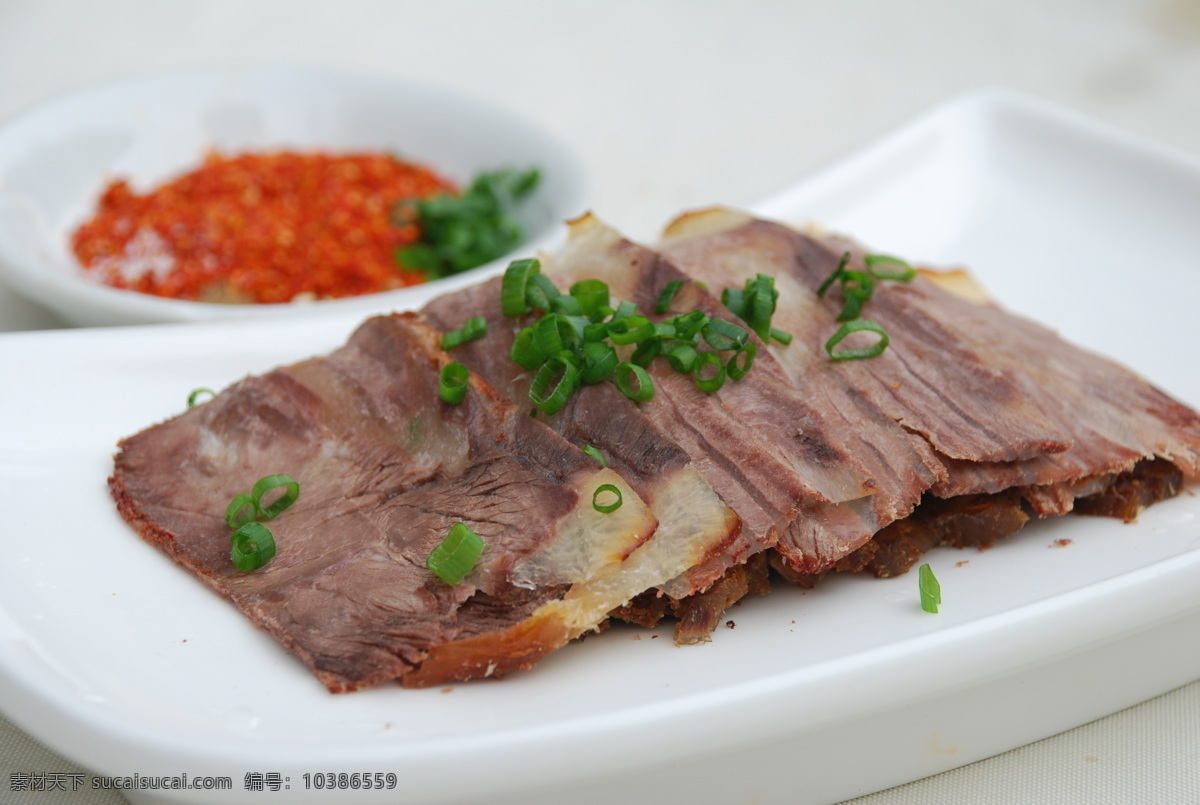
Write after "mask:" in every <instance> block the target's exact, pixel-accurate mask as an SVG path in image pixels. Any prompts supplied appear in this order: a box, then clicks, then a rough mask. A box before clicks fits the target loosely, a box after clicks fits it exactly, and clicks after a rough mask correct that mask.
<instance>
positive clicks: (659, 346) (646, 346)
mask: <svg viewBox="0 0 1200 805" xmlns="http://www.w3.org/2000/svg"><path fill="white" fill-rule="evenodd" d="M662 351H663V342H662V339H661V338H647V339H646V340H644V341H642V342H641V343H640V344H638V347H637V349H635V350H634V351H633V354H632V355H630V356H629V362H630V363H636V364H637V365H638V366H641V367H642V368H643V369H644V368H646V367H648V366H650V364H651V363H653V362H654V359H655V358H657V357H658V356H659V355H661V354H662Z"/></svg>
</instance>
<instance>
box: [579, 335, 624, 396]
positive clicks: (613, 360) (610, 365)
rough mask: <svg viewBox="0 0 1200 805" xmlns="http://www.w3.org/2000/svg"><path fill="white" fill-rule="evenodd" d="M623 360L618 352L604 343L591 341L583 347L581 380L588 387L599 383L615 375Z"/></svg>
mask: <svg viewBox="0 0 1200 805" xmlns="http://www.w3.org/2000/svg"><path fill="white" fill-rule="evenodd" d="M620 362H621V359H620V358H619V357H617V351H616V350H615V349H613V348H612V347H610V346H609V345H608V344H605V343H604V342H603V341H589V342H587V343H586V344H584V345H583V365H582V366H581V367H580V368H581V371H580V376H579V379H580V380H582V381H583V382H584V383H586V384H588V385H592V384H593V383H599V382H600V381H601V380H603V379H604V378H606V377H608V376H609V375H611V374H612V373H613V370H615V369H616V368H617V364H619V363H620Z"/></svg>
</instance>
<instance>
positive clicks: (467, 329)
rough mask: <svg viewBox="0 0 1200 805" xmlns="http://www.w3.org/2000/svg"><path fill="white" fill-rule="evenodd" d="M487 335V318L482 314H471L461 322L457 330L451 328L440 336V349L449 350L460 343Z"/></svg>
mask: <svg viewBox="0 0 1200 805" xmlns="http://www.w3.org/2000/svg"><path fill="white" fill-rule="evenodd" d="M485 335H487V319H485V318H484V317H483V316H472V317H471V318H469V319H467V320H466V321H465V322H463V326H462V327H461V328H460V329H458V330H452V331H451V332H448V333H446V334H445V335H443V336H442V349H445V350H451V349H454V348H455V347H457V346H459V345H460V344H465V343H467V342H468V341H474V340H475V339H477V338H483V337H484V336H485Z"/></svg>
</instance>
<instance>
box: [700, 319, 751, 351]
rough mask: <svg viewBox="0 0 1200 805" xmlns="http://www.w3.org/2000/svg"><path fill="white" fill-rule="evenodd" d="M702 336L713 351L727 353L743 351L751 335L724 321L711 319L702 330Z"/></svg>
mask: <svg viewBox="0 0 1200 805" xmlns="http://www.w3.org/2000/svg"><path fill="white" fill-rule="evenodd" d="M700 335H701V336H703V337H704V340H705V342H707V343H708V345H709V346H710V347H712V348H713V349H716V350H720V351H725V350H730V349H741V348H742V344H745V343H746V338H747V337H748V335H749V334H748V333H747V332H746V331H745V330H743V329H742V328H741V327H738V326H737V325H736V324H730V323H729V322H727V321H725V320H724V319H709V321H708V323H706V324H705V325H704V327H703V328H702V329H701V331H700Z"/></svg>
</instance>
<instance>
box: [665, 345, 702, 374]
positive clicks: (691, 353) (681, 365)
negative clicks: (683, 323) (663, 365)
mask: <svg viewBox="0 0 1200 805" xmlns="http://www.w3.org/2000/svg"><path fill="white" fill-rule="evenodd" d="M667 363H669V364H671V368H672V369H674V370H675V371H676V372H682V373H683V374H687V373H688V372H690V371H692V367H693V366H695V365H696V348H695V347H693V346H692V345H691V344H676V345H675V346H673V347H671V349H670V350H669V351H668V352H667Z"/></svg>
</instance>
